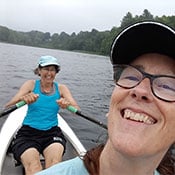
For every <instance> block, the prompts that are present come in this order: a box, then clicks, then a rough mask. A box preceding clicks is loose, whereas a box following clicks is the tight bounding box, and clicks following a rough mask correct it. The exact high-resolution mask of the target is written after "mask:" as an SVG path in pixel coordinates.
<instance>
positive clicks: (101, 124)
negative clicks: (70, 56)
mask: <svg viewBox="0 0 175 175" xmlns="http://www.w3.org/2000/svg"><path fill="white" fill-rule="evenodd" d="M67 109H68V110H69V111H70V112H73V113H75V114H77V115H79V116H81V117H83V118H85V119H87V120H89V121H91V122H93V123H96V124H97V125H99V126H101V127H103V128H104V129H107V126H106V125H105V124H104V123H102V122H101V121H98V120H96V119H94V118H92V117H88V116H86V115H84V114H82V113H81V111H79V110H78V109H76V108H74V107H73V106H68V107H67Z"/></svg>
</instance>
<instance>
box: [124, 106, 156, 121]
mask: <svg viewBox="0 0 175 175" xmlns="http://www.w3.org/2000/svg"><path fill="white" fill-rule="evenodd" d="M123 118H125V119H130V120H133V121H137V122H142V123H145V124H154V123H156V120H155V119H153V118H151V117H149V116H147V115H145V114H142V113H136V112H133V111H131V110H129V109H125V110H124V115H123Z"/></svg>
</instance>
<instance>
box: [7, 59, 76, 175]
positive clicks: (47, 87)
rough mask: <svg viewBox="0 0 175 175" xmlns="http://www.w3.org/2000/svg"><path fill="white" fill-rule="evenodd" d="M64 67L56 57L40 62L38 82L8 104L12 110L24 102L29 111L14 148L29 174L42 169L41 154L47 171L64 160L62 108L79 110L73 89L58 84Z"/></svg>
mask: <svg viewBox="0 0 175 175" xmlns="http://www.w3.org/2000/svg"><path fill="white" fill-rule="evenodd" d="M59 71H60V64H59V63H58V62H57V59H56V58H55V57H52V56H42V57H40V59H39V62H38V67H37V68H36V69H35V71H34V72H35V74H37V75H39V76H40V79H38V80H28V81H26V82H25V83H24V84H23V85H22V86H21V88H20V89H19V91H18V92H17V94H16V95H15V96H14V97H13V98H12V99H11V100H10V101H9V102H8V103H7V104H6V107H9V106H11V105H13V104H16V103H17V102H19V101H21V100H24V101H25V102H26V103H27V104H28V111H27V114H26V116H25V118H24V121H23V123H22V127H21V128H20V130H19V131H18V133H17V135H16V138H15V140H14V142H13V145H12V152H13V154H14V158H15V159H16V161H17V162H18V163H22V164H23V166H24V169H25V174H26V175H32V174H34V173H36V172H38V171H40V170H42V165H41V162H40V154H43V156H44V157H45V168H48V167H50V166H52V165H53V164H55V163H58V162H60V161H61V160H62V155H63V153H64V151H65V145H66V140H65V138H64V135H63V133H62V131H61V129H60V128H59V127H58V122H59V121H58V120H57V113H58V111H59V108H60V107H61V108H66V107H67V106H68V105H72V106H74V107H76V108H79V107H78V105H77V103H76V101H75V100H74V98H73V97H72V95H71V92H70V90H69V89H68V88H67V86H65V85H63V84H58V83H56V82H54V80H55V76H56V75H57V73H58V72H59Z"/></svg>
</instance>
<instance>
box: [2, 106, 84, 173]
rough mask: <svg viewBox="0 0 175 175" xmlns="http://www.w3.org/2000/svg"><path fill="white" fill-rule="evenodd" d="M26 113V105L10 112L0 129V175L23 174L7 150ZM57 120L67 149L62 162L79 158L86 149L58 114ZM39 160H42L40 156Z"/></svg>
mask: <svg viewBox="0 0 175 175" xmlns="http://www.w3.org/2000/svg"><path fill="white" fill-rule="evenodd" d="M26 112H27V105H25V106H23V107H21V108H19V109H16V110H15V111H13V112H11V113H10V114H9V116H8V118H7V119H6V121H5V122H4V124H3V126H2V128H1V131H0V140H1V148H0V175H22V174H23V167H22V165H20V166H15V160H14V158H13V156H12V153H10V152H9V151H8V150H9V146H10V144H11V142H12V139H13V137H14V135H15V133H16V132H17V130H18V129H19V128H20V127H21V124H22V121H23V119H24V116H25V114H26ZM58 120H59V126H60V127H61V129H62V131H63V133H64V135H65V137H66V139H67V148H66V153H65V154H64V156H63V161H64V160H68V159H70V158H73V157H75V156H77V155H80V156H81V155H84V154H85V152H86V149H85V147H84V146H83V144H82V143H81V142H80V140H79V139H78V137H77V136H76V134H75V133H74V132H73V130H72V129H71V128H70V126H69V125H68V123H67V122H66V121H65V120H64V119H63V117H62V116H61V115H59V114H58ZM41 159H43V157H42V156H41ZM42 161H44V160H42Z"/></svg>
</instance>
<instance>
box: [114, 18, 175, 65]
mask: <svg viewBox="0 0 175 175" xmlns="http://www.w3.org/2000/svg"><path fill="white" fill-rule="evenodd" d="M145 53H159V54H164V55H167V56H170V57H173V58H175V31H174V30H173V29H171V28H170V27H168V26H166V25H163V24H161V23H157V22H150V21H149V22H140V23H137V24H134V25H132V26H130V27H128V28H127V29H125V30H124V31H122V32H121V33H120V34H119V35H118V36H117V37H116V38H115V39H114V42H113V44H112V46H111V62H112V64H129V63H130V62H131V61H132V60H133V59H135V58H136V57H138V56H140V55H142V54H145Z"/></svg>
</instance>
